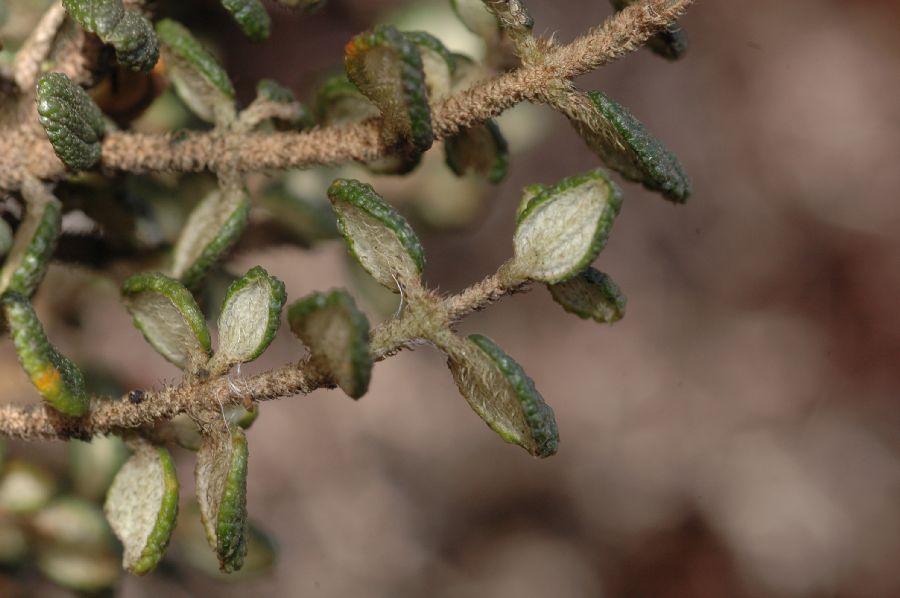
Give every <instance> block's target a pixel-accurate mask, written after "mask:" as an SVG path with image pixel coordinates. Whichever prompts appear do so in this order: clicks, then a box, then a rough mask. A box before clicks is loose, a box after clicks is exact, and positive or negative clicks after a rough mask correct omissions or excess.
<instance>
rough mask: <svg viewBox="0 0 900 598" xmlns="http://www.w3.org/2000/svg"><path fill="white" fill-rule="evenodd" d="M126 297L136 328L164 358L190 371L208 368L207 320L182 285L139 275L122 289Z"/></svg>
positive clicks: (161, 276)
mask: <svg viewBox="0 0 900 598" xmlns="http://www.w3.org/2000/svg"><path fill="white" fill-rule="evenodd" d="M122 297H123V299H124V301H125V307H127V308H128V311H129V313H130V314H131V316H132V317H133V318H134V325H135V327H136V328H137V329H138V330H140V331H141V333H143V335H144V338H145V339H147V342H148V343H150V344H151V345H152V346H153V348H154V349H156V350H157V352H159V354H160V355H162V356H163V357H165V358H166V359H167V360H169V361H171V362H172V363H174V364H175V365H177V366H178V367H180V368H182V369H188V370H189V371H195V370H196V369H198V368H200V367H202V366H203V365H205V364H206V362H207V359H208V357H209V355H210V353H211V346H210V340H209V330H207V328H206V320H205V319H204V317H203V313H202V312H201V311H200V308H199V307H198V306H197V302H196V301H194V297H193V296H192V295H191V293H190V291H188V290H187V289H186V288H185V287H184V286H182V285H181V283H180V282H178V281H177V280H174V279H172V278H169V277H168V276H165V275H164V274H159V273H157V272H151V273H146V274H136V275H134V276H132V277H131V278H129V279H128V280H126V281H125V283H124V284H123V285H122Z"/></svg>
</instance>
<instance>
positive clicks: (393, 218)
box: [328, 179, 425, 292]
mask: <svg viewBox="0 0 900 598" xmlns="http://www.w3.org/2000/svg"><path fill="white" fill-rule="evenodd" d="M328 198H329V199H330V200H331V204H332V205H333V206H334V211H335V213H336V214H337V219H338V230H340V232H341V234H342V235H343V236H344V239H345V240H346V241H347V245H348V247H349V248H350V253H351V254H352V255H353V256H354V257H355V258H356V259H357V260H358V261H359V263H360V264H361V265H362V267H363V268H365V269H366V271H367V272H368V273H369V274H371V275H372V276H373V277H374V278H375V280H377V281H378V282H379V283H381V284H382V285H384V286H385V287H387V288H389V289H392V290H395V291H397V292H399V288H398V285H401V286H407V285H410V284H419V280H420V278H421V274H422V269H423V268H424V267H425V253H424V251H423V249H422V245H421V244H420V243H419V239H418V237H416V233H415V232H414V231H413V229H412V227H410V225H409V223H408V222H407V221H406V219H405V218H403V216H401V215H400V214H398V213H397V211H396V210H395V209H394V208H392V207H391V206H390V205H388V204H387V203H386V202H385V201H384V199H383V198H382V197H381V196H380V195H378V193H376V192H375V189H373V188H372V186H371V185H368V184H366V183H361V182H359V181H356V180H353V179H337V180H336V181H334V183H332V184H331V187H329V188H328Z"/></svg>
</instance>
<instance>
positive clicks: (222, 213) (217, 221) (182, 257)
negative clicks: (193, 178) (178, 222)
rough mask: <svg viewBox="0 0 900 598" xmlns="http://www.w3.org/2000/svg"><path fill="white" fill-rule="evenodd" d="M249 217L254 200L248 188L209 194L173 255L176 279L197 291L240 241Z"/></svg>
mask: <svg viewBox="0 0 900 598" xmlns="http://www.w3.org/2000/svg"><path fill="white" fill-rule="evenodd" d="M249 214H250V198H249V197H248V196H247V192H246V191H245V190H244V189H224V190H216V191H213V192H211V193H210V194H209V195H207V196H206V197H205V198H204V199H203V200H202V201H201V202H200V203H199V204H197V207H195V208H194V210H193V211H192V212H191V215H190V216H189V217H188V219H187V222H185V223H184V228H182V230H181V235H180V236H179V238H178V242H177V243H176V244H175V250H174V252H173V263H172V276H174V277H176V278H178V279H179V280H181V282H182V283H184V285H185V286H187V287H188V288H195V287H196V286H197V285H198V284H199V283H200V281H202V280H203V277H204V276H206V273H207V272H209V270H210V269H211V268H212V267H213V266H214V265H215V264H216V263H217V262H218V261H219V260H220V259H221V258H222V257H223V256H224V255H225V254H226V252H227V251H228V250H229V249H231V247H232V245H234V244H235V243H236V242H237V240H238V239H239V238H240V236H241V233H243V232H244V228H245V227H246V226H247V218H248V217H249Z"/></svg>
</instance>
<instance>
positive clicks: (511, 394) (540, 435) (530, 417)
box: [441, 334, 559, 457]
mask: <svg viewBox="0 0 900 598" xmlns="http://www.w3.org/2000/svg"><path fill="white" fill-rule="evenodd" d="M441 345H442V348H443V349H444V350H445V351H447V354H448V361H447V364H448V366H449V367H450V372H451V373H452V374H453V379H454V380H455V381H456V385H457V386H458V387H459V390H460V392H461V393H462V395H463V397H465V399H466V400H467V401H468V402H469V405H470V406H471V407H472V409H473V410H474V411H475V413H477V414H478V415H479V417H481V419H483V420H484V421H485V423H486V424H487V425H488V426H490V428H491V429H492V430H494V431H495V432H497V434H499V435H500V437H501V438H503V440H505V441H506V442H509V443H512V444H517V445H519V446H521V447H522V448H524V449H525V450H527V451H528V452H529V453H531V454H532V455H534V456H535V457H549V456H550V455H553V454H554V453H556V450H557V447H558V446H559V432H558V431H557V429H556V419H555V418H554V416H553V410H552V409H551V408H550V407H549V406H548V405H547V404H546V403H545V402H544V399H543V397H541V395H540V393H538V391H537V390H536V389H535V387H534V381H533V380H532V379H531V378H529V377H528V375H527V374H526V373H525V372H524V371H523V370H522V367H521V366H520V365H519V364H518V363H516V362H515V361H514V360H513V359H512V358H511V357H510V356H509V355H507V354H506V353H504V352H503V350H502V349H501V348H500V347H498V346H497V345H496V344H495V343H494V342H493V341H492V340H491V339H489V338H487V337H485V336H481V335H479V334H473V335H471V336H469V337H468V339H465V340H464V339H461V338H459V337H457V336H450V337H447V338H445V339H443V342H442V343H441Z"/></svg>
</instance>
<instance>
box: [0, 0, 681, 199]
mask: <svg viewBox="0 0 900 598" xmlns="http://www.w3.org/2000/svg"><path fill="white" fill-rule="evenodd" d="M692 2H693V0H649V1H648V2H647V3H645V4H635V5H632V6H630V7H628V8H626V9H625V10H623V11H621V12H619V13H617V14H616V15H614V16H612V17H610V18H609V19H607V20H606V22H604V23H603V24H602V25H601V26H599V27H597V28H595V29H592V30H591V31H589V32H588V33H587V34H585V35H584V36H582V37H580V38H579V39H577V40H575V41H573V42H572V43H570V44H568V45H566V46H563V47H560V48H557V49H554V50H552V51H551V52H550V53H549V54H548V55H547V56H546V57H545V59H544V61H543V62H541V63H539V64H535V65H531V66H524V67H522V68H519V69H517V70H515V71H511V72H509V73H505V74H503V75H500V76H498V77H496V78H494V79H491V80H489V81H486V82H484V83H481V84H479V85H476V86H475V87H473V88H471V89H468V90H466V91H463V92H461V93H458V94H456V95H455V96H453V97H450V98H448V99H447V100H445V101H443V102H441V103H440V104H438V105H436V106H435V107H434V110H433V113H432V117H433V127H434V133H435V137H436V138H437V139H443V138H445V137H447V136H450V135H453V134H454V133H456V132H458V131H459V130H461V129H464V128H466V127H469V126H471V125H473V124H475V123H478V122H482V121H484V120H486V119H488V118H491V117H493V116H497V115H498V114H500V113H501V112H503V111H504V110H506V109H508V108H511V107H512V106H515V105H516V104H518V103H520V102H522V101H526V100H535V99H540V98H541V96H542V94H543V92H544V91H545V90H546V89H547V88H548V86H551V85H552V84H553V83H554V82H556V81H559V80H561V79H570V78H572V77H576V76H578V75H581V74H584V73H586V72H588V71H591V70H593V69H595V68H597V67H598V66H600V65H603V64H605V63H607V62H610V61H611V60H614V59H616V58H618V57H620V56H622V55H624V54H627V53H629V52H632V51H633V50H635V49H637V48H639V47H640V46H641V45H642V44H643V43H644V42H645V41H646V40H647V38H649V37H650V36H651V35H653V34H654V33H657V32H658V31H660V30H662V29H663V28H665V27H667V26H668V25H670V24H671V23H673V22H674V21H675V20H676V19H677V18H678V17H679V16H681V14H682V13H683V12H684V11H685V10H686V9H687V7H688V6H689V5H690V4H691V3H692ZM381 139H382V136H381V134H380V126H379V122H378V121H377V120H373V121H367V122H364V123H361V124H357V125H352V126H347V127H327V128H322V129H315V130H313V131H310V132H305V133H245V132H218V131H213V132H204V133H184V134H166V135H146V134H136V133H111V134H109V135H107V137H106V139H105V140H104V142H103V151H102V156H101V159H100V167H101V168H103V169H107V170H121V171H127V172H196V171H201V170H213V171H215V170H218V169H219V168H220V167H223V166H226V165H227V166H228V167H232V166H234V167H236V168H237V169H238V170H239V171H245V172H246V171H259V170H265V169H286V168H298V167H304V166H310V165H317V164H338V163H343V162H347V161H350V160H356V161H371V160H374V159H376V158H378V157H380V156H382V155H384V154H385V153H386V152H387V151H388V150H389V149H390V148H388V147H386V146H385V145H384V144H383V143H382V141H381ZM22 148H26V151H22ZM234 148H237V150H236V153H237V155H236V156H235V155H234V153H233V152H234V151H235V150H234ZM28 171H30V172H31V173H32V174H33V175H34V176H37V177H39V178H45V179H56V178H61V177H63V176H65V173H66V172H65V167H64V166H63V164H62V163H61V162H60V161H59V160H58V159H57V158H56V156H55V155H54V154H53V149H52V147H51V146H50V144H49V143H47V141H46V139H44V138H41V137H35V136H30V137H26V138H20V137H19V136H16V135H11V136H10V137H9V138H7V139H4V140H0V188H2V189H7V190H14V189H17V188H18V187H19V185H20V184H21V181H22V179H23V178H24V176H25V174H26V173H27V172H28Z"/></svg>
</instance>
